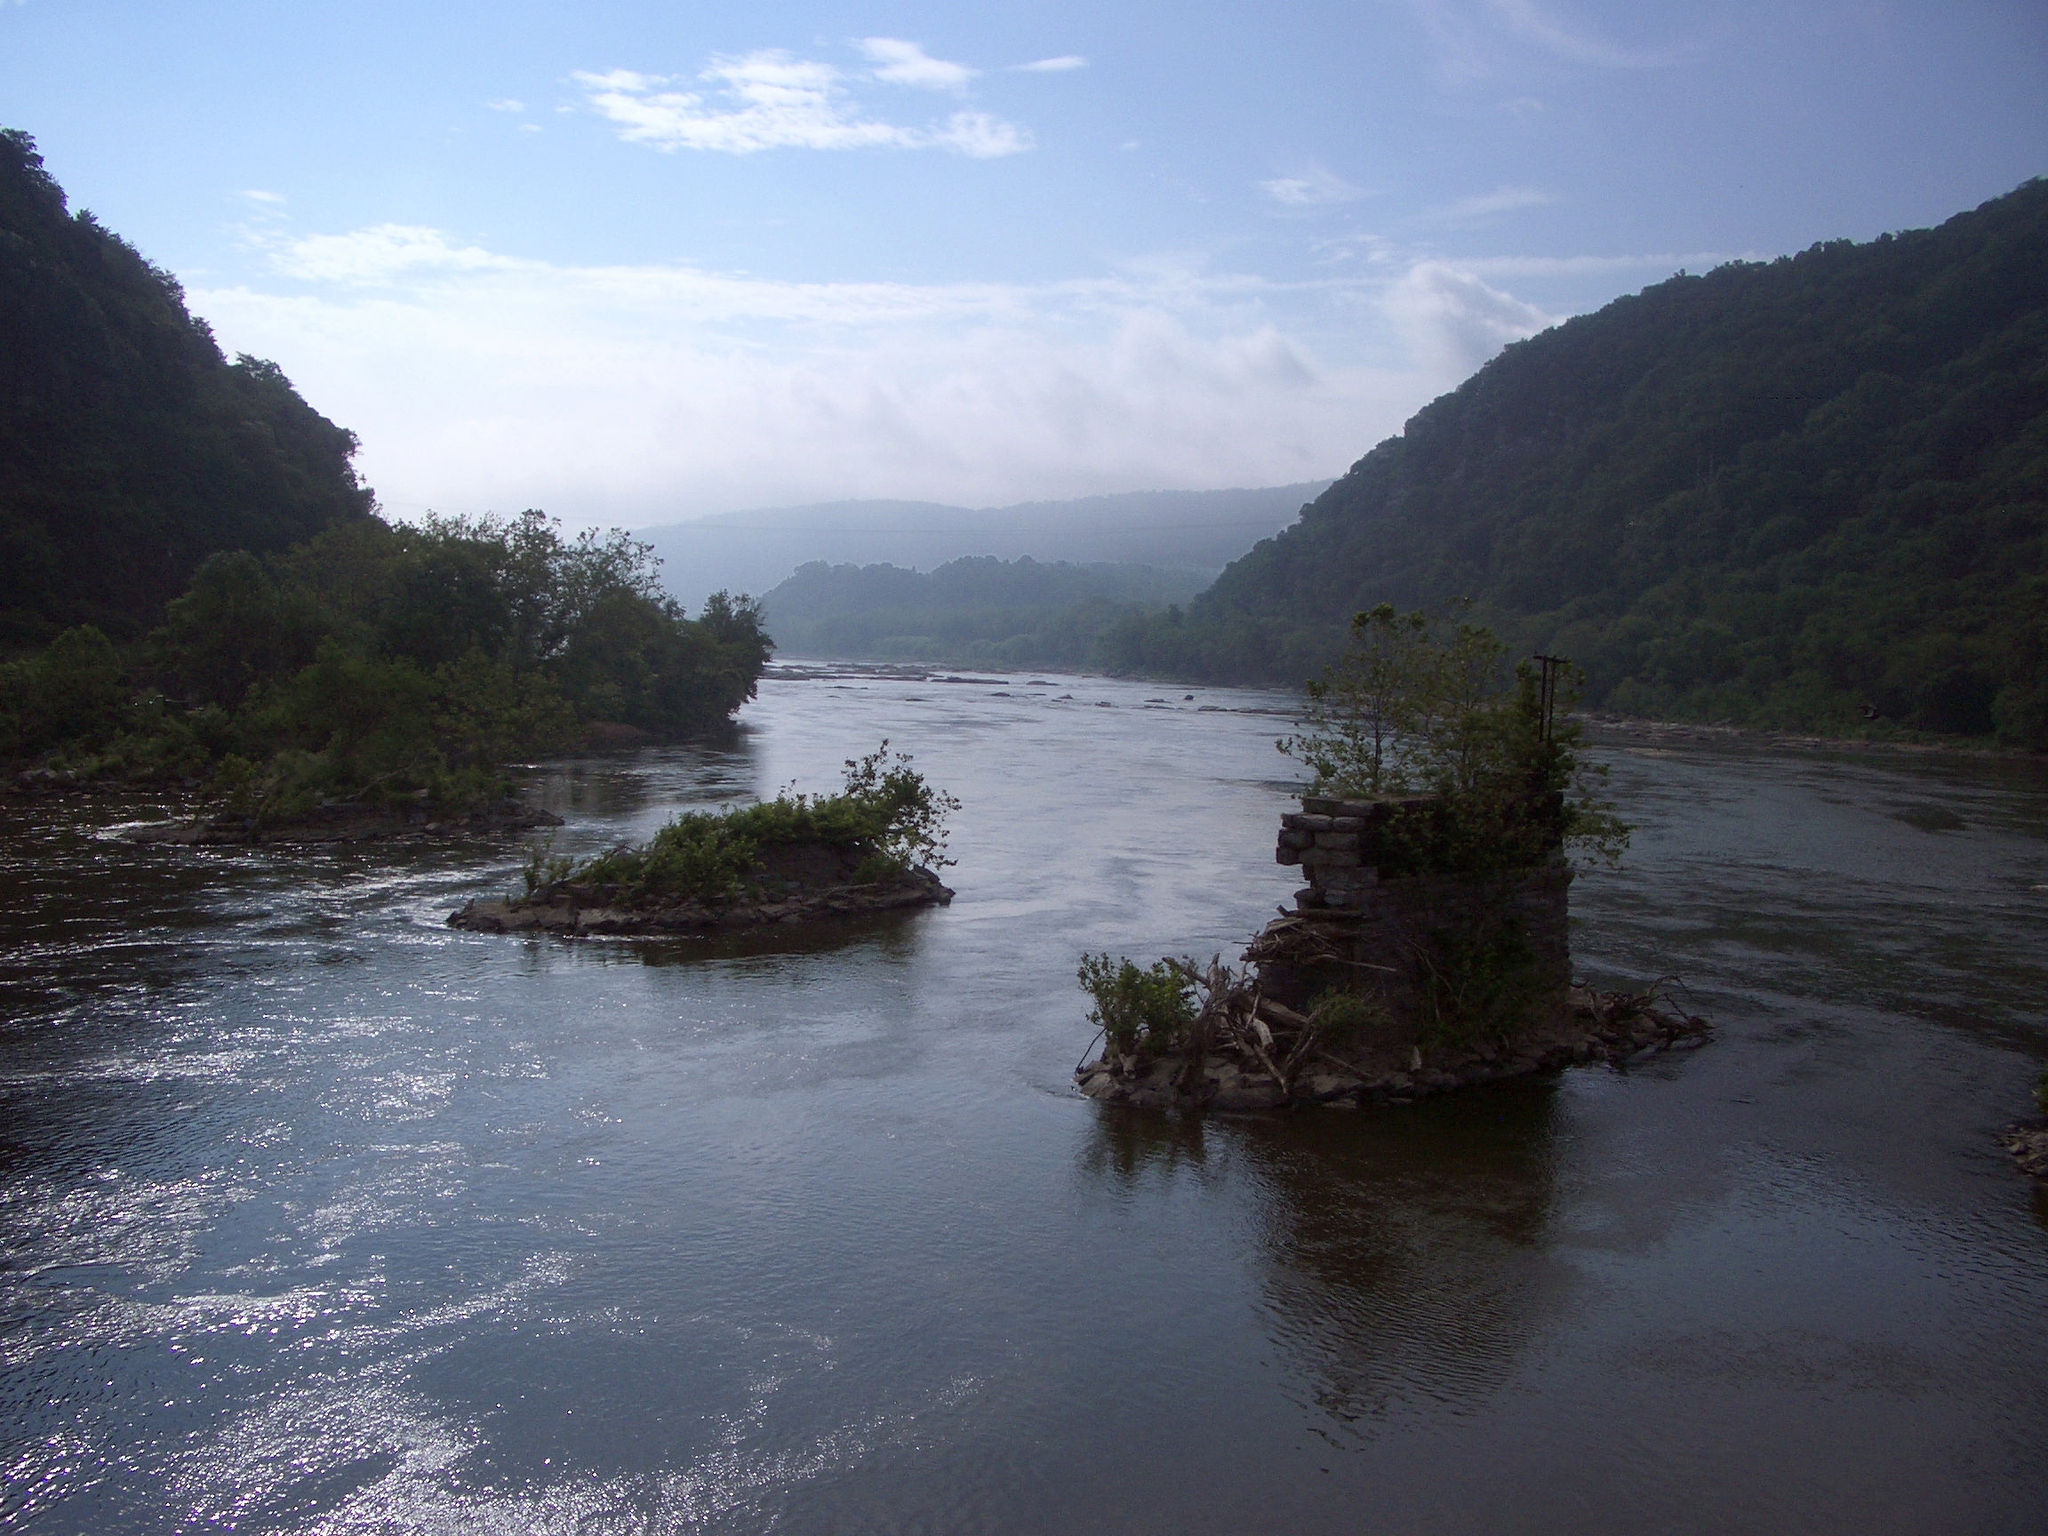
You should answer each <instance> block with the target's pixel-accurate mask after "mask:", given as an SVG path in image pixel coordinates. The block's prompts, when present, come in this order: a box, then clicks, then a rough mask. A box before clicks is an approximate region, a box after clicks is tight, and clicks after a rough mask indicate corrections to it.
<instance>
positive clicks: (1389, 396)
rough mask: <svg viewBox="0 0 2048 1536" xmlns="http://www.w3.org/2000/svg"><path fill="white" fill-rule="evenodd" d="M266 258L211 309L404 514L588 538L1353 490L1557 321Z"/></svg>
mask: <svg viewBox="0 0 2048 1536" xmlns="http://www.w3.org/2000/svg"><path fill="white" fill-rule="evenodd" d="M270 249H271V251H272V260H273V262H274V264H275V269H276V272H277V273H278V276H279V279H280V281H278V282H274V283H268V284H265V285H261V286H243V287H234V288H217V289H212V290H202V291H197V292H195V293H194V294H193V295H192V304H193V307H194V309H195V311H197V312H198V313H201V314H204V315H206V316H207V317H208V319H209V320H211V321H212V323H213V324H214V326H215V328H216V330H217V332H218V333H219V335H220V336H221V339H222V342H223V344H224V345H226V346H227V347H229V348H230V349H231V350H246V351H250V352H254V353H256V354H258V355H261V356H268V357H274V358H276V359H277V360H278V361H279V363H280V364H281V365H282V366H283V367H284V369H285V371H286V372H287V373H288V374H290V376H291V377H292V378H293V380H294V381H295V382H296V383H297V384H298V385H299V386H300V388H301V389H302V390H303V391H304V392H305V393H306V395H307V397H308V398H309V399H311V400H313V401H314V402H315V403H316V404H317V405H318V406H319V408H320V409H321V410H322V411H324V412H326V413H327V414H329V415H330V416H332V417H333V418H334V419H335V420H337V421H339V422H342V423H343V424H345V425H347V426H349V427H351V428H353V429H355V430H356V431H357V432H358V433H359V434H361V436H362V439H363V443H364V451H363V459H362V467H363V470H364V472H365V474H366V475H367V477H368V479H369V480H370V482H371V483H372V484H373V485H374V486H376V488H377V490H378V492H379V493H380V495H381V496H382V497H383V498H384V499H385V501H386V503H387V505H389V506H391V507H392V508H393V509H394V510H397V511H399V512H409V511H412V510H414V509H416V508H418V507H421V506H425V505H433V506H438V507H442V508H444V509H464V508H480V507H489V506H495V507H500V508H509V507H520V506H527V505H540V506H546V507H548V508H550V509H551V510H553V511H556V512H557V513H559V514H561V515H563V516H564V517H565V518H566V519H568V520H569V521H570V522H572V523H595V522H624V523H628V524H631V523H635V522H640V523H646V522H657V521H662V520H664V519H667V518H671V517H675V516H680V515H687V514H692V513H698V512H705V511H714V510H719V509H721V508H730V507H737V506H748V505H755V506H758V505H768V504H774V503H778V502H782V503H790V502H801V501H810V500H825V499H830V498H834V497H842V496H908V497H918V498H929V499H933V500H944V501H955V502H962V503H967V504H971V505H989V504H999V503H1003V502H1009V501H1017V500H1025V499H1030V498H1032V497H1043V496H1057V495H1081V494H1088V493H1091V492H1098V491H1109V490H1127V489H1135V488H1139V487H1145V486H1194V487H1199V486H1214V485H1226V484H1254V483H1267V484H1279V483H1284V482H1287V481H1291V480H1298V479H1305V478H1308V477H1310V476H1313V475H1321V474H1330V473H1335V472H1338V471H1340V470H1341V469H1342V468H1343V467H1344V466H1345V465H1347V464H1350V463H1351V462H1353V461H1354V460H1355V459H1356V458H1357V457H1358V456H1359V454H1361V453H1362V452H1364V451H1365V450H1366V449H1368V448H1369V447H1371V446H1372V444H1373V443H1374V442H1376V441H1378V440H1379V438H1381V437H1383V436H1384V435H1386V434H1387V433H1388V432H1390V431H1393V430H1396V429H1397V428H1398V426H1399V423H1400V422H1401V421H1402V420H1403V419H1405V417H1406V416H1408V415H1409V414H1411V413H1412V412H1413V411H1414V410H1415V408H1416V407H1417V406H1419V405H1420V404H1422V403H1423V402H1424V401H1426V400H1427V399H1429V398H1430V397H1431V396H1433V395H1435V394H1437V393H1439V392H1441V391H1442V390H1444V389H1446V388H1449V387H1450V386H1452V385H1454V384H1455V383H1456V382H1457V381H1458V379H1459V378H1461V377H1462V376H1463V375H1464V373H1465V372H1467V371H1469V369H1470V368H1471V367H1472V366H1473V365H1474V364H1475V363H1476V362H1478V361H1481V360H1483V358H1484V356H1486V355H1488V354H1489V352H1490V350H1491V349H1493V348H1495V347H1498V346H1499V345H1500V344H1502V343H1503V342H1504V341H1506V340H1510V339H1512V338H1514V337H1516V336H1520V335H1525V334H1528V332H1530V331H1531V330H1534V329H1537V328H1539V327H1540V326H1541V325H1543V324H1545V323H1547V321H1548V317H1547V316H1545V315H1543V314H1542V313H1541V312H1539V311H1537V310H1535V309H1533V308H1532V307H1530V306H1528V305H1526V304H1522V303H1520V302H1519V301H1518V300H1516V299H1514V298H1513V297H1512V296H1510V295H1508V294H1506V293H1502V292H1500V291H1498V290H1496V289H1493V288H1490V287H1488V286H1487V285H1486V284H1485V283H1484V282H1482V281H1481V280H1480V279H1478V278H1477V277H1475V276H1472V275H1471V274H1469V273H1465V272H1460V271H1457V270H1455V269H1453V268H1450V267H1448V266H1445V265H1441V264H1438V265H1429V266H1421V267H1416V268H1414V269H1413V270H1409V271H1405V272H1404V271H1403V270H1402V269H1401V268H1400V267H1399V266H1398V265H1396V264H1391V263H1390V264H1382V265H1380V266H1377V267H1375V268H1374V270H1373V271H1372V272H1371V273H1369V274H1366V275H1363V276H1351V277H1333V278H1326V279H1321V280H1317V281H1314V282H1304V283H1280V282H1275V281H1273V280H1270V279H1266V278H1261V277H1258V276H1255V275H1250V274H1245V273H1229V272H1223V273H1217V272H1211V271H1208V270H1205V269H1204V268H1203V267H1202V266H1200V265H1199V264H1193V263H1189V262H1187V261H1180V260H1171V259H1161V260H1157V261H1154V262H1149V263H1144V264H1135V265H1131V266H1128V267H1125V268H1122V269H1119V270H1117V271H1114V272H1111V273H1108V274H1105V275H1101V276H1096V277H1091V278H1086V279H1072V280H1068V281H1064V282H1052V283H1038V284H1013V283H951V284H923V285H919V284H903V283H795V282H781V281H775V280H771V279H765V278H756V277H749V276H744V275H737V274H730V273H719V272H710V271H705V270H702V269H697V268H691V267H684V266H676V265H647V266H592V267H571V266H561V265H556V264H553V263H548V262H541V261H533V260H528V259H524V258H519V257H513V256H508V255H503V254H500V253H497V252H493V251H490V250H487V249H485V248H483V247H481V246H478V245H476V244H473V243H470V242H466V241H462V240H459V239H457V238H454V237H452V236H450V235H448V234H446V233H444V232H442V231H438V230H433V229H426V228H419V227H414V226H405V225H396V224H385V225H378V226H374V227H371V228H368V229H363V230H357V231H352V232H348V233H343V234H336V235H320V236H310V237H306V238H303V239H297V240H289V241H278V242H274V243H273V244H272V245H271V247H270ZM1310 338H1314V339H1313V341H1311V340H1310ZM1389 338H1392V339H1393V340H1394V341H1398V342H1399V343H1401V344H1402V346H1404V347H1405V350H1403V349H1402V347H1401V346H1393V345H1390V344H1389Z"/></svg>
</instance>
